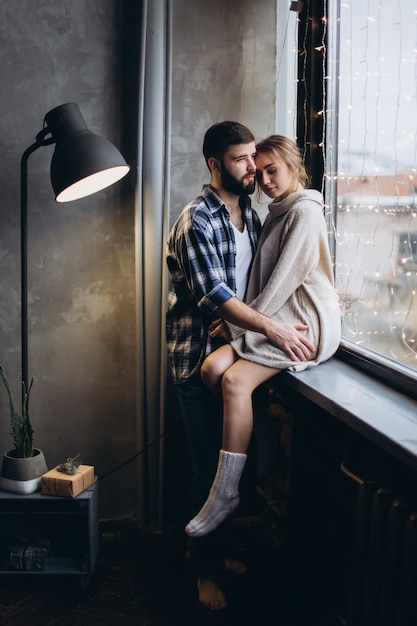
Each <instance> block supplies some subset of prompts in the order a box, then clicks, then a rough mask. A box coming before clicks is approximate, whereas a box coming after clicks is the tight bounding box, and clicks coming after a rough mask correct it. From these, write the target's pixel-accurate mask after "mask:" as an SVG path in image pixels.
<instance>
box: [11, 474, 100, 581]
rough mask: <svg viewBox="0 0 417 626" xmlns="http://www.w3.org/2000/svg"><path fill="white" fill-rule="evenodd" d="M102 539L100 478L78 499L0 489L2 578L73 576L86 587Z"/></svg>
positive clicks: (38, 492) (92, 571) (77, 497)
mask: <svg viewBox="0 0 417 626" xmlns="http://www.w3.org/2000/svg"><path fill="white" fill-rule="evenodd" d="M99 536H100V533H99V523H98V484H97V478H96V480H95V483H94V485H93V486H92V487H89V488H88V489H86V490H85V491H83V492H82V493H80V494H79V495H78V496H76V497H75V498H66V497H61V496H49V495H43V494H42V493H41V492H40V491H37V492H35V493H32V494H27V495H21V494H15V493H10V492H7V491H2V490H0V576H3V575H4V576H37V577H39V576H42V575H53V576H56V575H66V576H75V577H76V578H77V580H78V582H79V584H80V585H81V586H87V585H88V583H89V581H90V578H91V576H92V574H93V573H94V568H95V565H96V562H97V558H98V552H99ZM28 547H29V549H27V548H28ZM45 555H47V558H46V559H45V561H44V559H43V557H44V556H45Z"/></svg>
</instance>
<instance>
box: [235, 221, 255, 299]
mask: <svg viewBox="0 0 417 626" xmlns="http://www.w3.org/2000/svg"><path fill="white" fill-rule="evenodd" d="M232 226H233V224H232ZM233 232H234V234H235V241H236V295H237V297H238V298H239V299H240V300H243V299H244V297H245V292H246V285H247V283H248V272H249V266H250V264H251V261H252V248H251V245H250V239H249V233H248V229H247V228H246V224H245V227H244V229H243V232H242V233H241V232H240V230H238V229H237V228H235V227H234V226H233Z"/></svg>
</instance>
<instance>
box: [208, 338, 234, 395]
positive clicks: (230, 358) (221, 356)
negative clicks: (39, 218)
mask: <svg viewBox="0 0 417 626" xmlns="http://www.w3.org/2000/svg"><path fill="white" fill-rule="evenodd" d="M237 359H238V356H237V354H236V352H235V351H234V350H233V348H232V346H231V345H230V344H226V345H224V346H221V347H220V348H218V349H217V350H215V351H214V352H212V353H211V354H210V355H209V356H208V357H207V358H206V359H205V361H204V363H203V365H202V366H201V380H202V381H203V383H204V384H205V386H206V387H207V389H209V390H210V391H211V393H212V394H213V395H214V396H216V397H217V398H221V393H222V389H221V382H222V376H223V374H224V373H225V371H226V370H227V369H228V368H229V367H230V366H231V365H233V363H234V362H235V361H236V360H237Z"/></svg>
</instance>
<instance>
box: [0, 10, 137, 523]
mask: <svg viewBox="0 0 417 626" xmlns="http://www.w3.org/2000/svg"><path fill="white" fill-rule="evenodd" d="M118 5H119V7H118ZM125 20H126V17H125V15H124V14H123V12H122V11H121V10H120V4H119V3H118V2H116V1H115V0H100V1H99V2H85V0H60V2H56V1H55V0H37V1H36V2H33V1H31V0H29V1H24V0H14V1H10V2H2V3H0V58H1V59H2V63H1V64H0V82H1V84H2V93H1V99H0V126H1V132H0V146H1V153H2V167H1V169H0V189H1V207H0V224H1V226H0V258H1V270H2V280H1V303H2V304H1V311H0V363H2V364H3V366H4V367H5V368H6V370H7V372H8V374H9V378H10V380H11V382H12V386H13V389H14V392H15V398H16V400H17V401H18V402H19V404H20V389H19V380H20V378H19V377H20V273H19V272H20V269H19V268H20V256H19V254H20V252H19V250H20V240H19V237H20V231H19V228H20V221H19V206H20V204H19V201H20V196H19V193H20V192H19V183H20V170H19V167H20V157H21V154H22V152H23V151H24V149H25V148H26V147H27V146H29V145H30V144H31V143H33V141H34V139H35V135H36V133H37V132H38V131H40V130H41V129H42V123H43V117H44V115H45V113H47V112H48V111H49V110H50V109H52V108H53V107H55V106H57V105H60V104H64V103H65V102H70V101H75V102H77V103H78V104H79V106H80V109H81V111H82V113H83V115H84V117H85V119H86V122H87V124H88V125H89V127H90V129H91V130H93V131H94V132H97V133H98V134H101V135H103V136H105V137H107V138H108V139H109V140H110V141H113V143H115V145H117V146H118V147H119V148H120V149H121V150H122V152H124V154H125V156H126V158H128V157H131V155H132V154H134V153H135V150H134V146H132V145H131V143H130V142H129V143H128V142H126V141H125V140H124V137H126V136H128V135H129V124H128V123H127V122H126V120H125V118H124V113H125V111H127V110H129V107H128V106H126V108H125V103H124V98H126V96H127V93H126V86H125V80H126V76H125V75H124V74H123V73H122V72H120V68H121V67H122V66H123V65H124V63H123V58H124V56H126V55H127V54H128V53H127V50H126V49H125V47H126V46H127V45H128V44H127V43H125V40H124V38H123V27H124V26H125ZM133 63H136V65H137V59H133ZM133 89H134V83H133V85H132V91H133ZM133 93H134V92H133ZM133 129H134V125H133ZM133 137H134V134H133ZM52 153H53V147H47V148H41V149H40V150H38V151H36V152H35V153H34V154H32V155H31V157H30V158H29V168H28V169H29V176H28V181H29V220H28V238H29V296H28V299H29V318H30V319H29V375H30V376H33V377H34V379H35V383H34V387H33V390H32V402H31V416H32V421H33V425H34V428H35V444H36V445H37V446H38V447H41V448H42V449H43V451H44V454H45V457H46V460H47V463H48V465H49V466H53V465H55V464H56V463H58V462H60V461H62V460H65V458H66V457H68V456H74V455H76V454H78V453H79V454H80V458H81V459H82V461H83V462H84V463H88V464H93V465H95V467H96V472H97V473H98V474H99V475H101V474H104V473H106V472H107V471H109V470H110V469H112V468H113V467H114V466H116V465H119V464H120V463H121V462H122V461H124V460H125V459H126V458H128V457H129V456H131V455H132V454H133V453H134V451H135V407H136V399H135V353H134V329H135V321H134V320H135V309H134V302H135V275H134V228H133V225H134V210H133V200H132V193H131V190H130V186H131V185H130V182H129V180H128V179H125V180H123V181H121V182H120V183H118V184H117V185H116V186H114V187H113V188H111V189H110V190H107V191H103V192H100V193H98V194H96V195H95V196H91V197H90V198H85V199H83V200H80V201H76V202H72V203H68V204H57V203H56V202H55V200H54V196H53V191H52V187H51V184H50V180H49V164H50V160H51V157H52ZM129 176H130V175H129ZM0 403H1V408H0V412H1V420H0V450H1V449H3V450H4V449H10V448H11V447H12V442H11V437H10V436H9V432H10V427H9V417H8V415H9V411H8V407H7V404H6V398H5V394H4V392H3V391H2V390H1V389H0ZM119 481H122V482H123V485H124V486H123V487H122V488H121V489H118V488H116V483H117V482H119ZM135 482H136V481H135V474H134V467H129V468H127V469H126V470H123V471H122V472H119V473H118V474H117V477H116V475H114V476H111V477H109V478H107V479H106V480H104V481H103V483H102V484H101V485H100V492H101V493H100V504H101V514H102V515H104V516H107V515H111V514H114V513H115V512H117V513H119V514H121V513H125V512H130V511H132V509H134V506H135V497H134V495H135V494H134V489H135Z"/></svg>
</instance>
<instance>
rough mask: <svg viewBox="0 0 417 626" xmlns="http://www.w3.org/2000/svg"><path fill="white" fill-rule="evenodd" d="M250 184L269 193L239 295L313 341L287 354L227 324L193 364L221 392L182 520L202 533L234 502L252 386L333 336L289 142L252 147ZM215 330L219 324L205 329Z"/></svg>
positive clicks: (310, 209) (312, 223) (334, 317)
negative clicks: (204, 483)
mask: <svg viewBox="0 0 417 626" xmlns="http://www.w3.org/2000/svg"><path fill="white" fill-rule="evenodd" d="M256 151H257V154H256V159H255V162H256V168H257V179H258V184H259V186H260V188H261V189H262V191H263V192H264V193H265V194H266V195H267V196H269V197H270V198H273V201H272V202H271V203H270V204H269V215H268V216H267V218H266V220H265V224H264V226H263V229H262V234H261V237H260V239H259V243H258V250H257V253H256V256H255V259H254V261H253V266H252V269H251V274H250V278H249V283H248V289H247V294H246V301H247V302H248V303H250V306H252V307H254V308H255V309H256V310H258V311H260V312H261V313H263V314H265V315H267V316H268V317H272V318H274V319H275V320H277V321H280V322H293V323H300V324H305V325H306V326H305V327H306V331H305V333H306V337H307V338H308V339H309V341H310V342H311V344H312V346H314V350H313V352H312V353H311V355H310V358H308V357H307V356H306V355H305V354H302V353H301V352H300V353H299V354H295V353H294V354H293V355H291V356H290V357H289V356H288V353H286V352H284V351H282V350H280V349H279V348H277V347H275V346H274V345H273V344H272V343H270V342H268V340H267V339H266V337H265V336H264V335H261V334H259V333H255V332H252V331H245V330H242V329H239V328H236V327H232V326H230V325H229V330H230V335H231V342H230V343H229V344H227V345H224V346H222V347H221V348H219V349H218V350H216V351H215V352H213V353H212V354H211V355H210V356H209V357H208V358H207V359H206V361H205V362H204V364H203V366H202V370H201V374H202V378H203V381H204V383H205V384H206V385H207V387H208V388H209V389H210V390H211V391H212V392H213V393H217V394H218V393H221V395H222V398H223V420H224V421H223V442H222V450H220V454H219V461H218V467H217V473H216V476H215V479H214V482H213V485H212V487H211V490H210V494H209V497H208V499H207V501H206V503H205V504H204V506H203V507H202V509H201V510H200V512H199V513H198V514H197V515H196V517H194V518H193V519H192V520H191V521H190V522H189V523H188V524H187V526H186V529H185V530H186V532H187V534H189V535H191V536H202V535H206V534H208V533H209V532H211V531H212V530H214V529H215V528H216V527H217V526H218V525H219V524H220V523H221V522H222V521H223V520H224V519H225V518H226V517H228V516H229V515H230V514H231V513H232V512H233V511H234V510H235V509H236V508H237V506H238V504H239V492H238V488H239V480H240V477H241V474H242V472H243V468H244V466H245V463H246V451H247V449H248V445H249V441H250V438H251V435H252V427H253V412H252V393H253V391H254V390H255V389H256V387H258V386H259V385H261V384H262V383H263V382H265V381H266V380H268V379H269V378H272V377H273V376H275V375H276V374H278V373H279V372H281V371H282V370H286V369H289V370H291V371H294V372H298V371H301V370H303V369H305V368H306V367H312V366H314V365H318V364H319V363H321V362H322V361H325V360H326V359H329V358H330V357H331V356H332V355H333V354H334V353H335V351H336V350H337V348H338V345H339V341H340V309H339V303H338V299H337V296H336V293H335V290H334V286H333V272H332V266H331V260H330V253H329V248H328V241H327V229H326V223H325V220H324V216H323V198H322V195H321V193H320V192H318V191H316V190H313V189H306V188H305V187H306V184H307V175H306V171H305V168H304V165H303V162H302V157H301V154H300V151H299V149H298V147H297V146H296V144H295V143H294V142H293V141H291V140H289V139H287V138H286V137H283V136H281V135H272V136H271V137H269V138H268V139H265V140H264V141H261V142H260V143H259V144H258V145H257V146H256ZM212 332H213V335H217V334H219V333H221V332H222V330H221V329H220V328H219V327H217V328H215V329H214V330H213V331H212Z"/></svg>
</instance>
